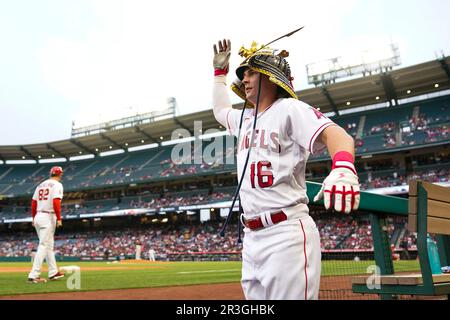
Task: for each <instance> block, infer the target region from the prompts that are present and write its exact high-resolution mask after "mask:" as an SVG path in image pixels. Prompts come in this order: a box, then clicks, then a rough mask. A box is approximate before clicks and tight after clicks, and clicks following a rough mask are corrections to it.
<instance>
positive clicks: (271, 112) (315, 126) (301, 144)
mask: <svg viewBox="0 0 450 320" xmlns="http://www.w3.org/2000/svg"><path fill="white" fill-rule="evenodd" d="M240 116H241V111H240V110H235V109H231V110H230V111H229V112H228V115H227V126H228V128H227V129H228V130H229V131H230V132H231V133H232V134H234V135H235V136H236V137H239V141H238V142H237V143H238V145H237V146H238V147H237V168H238V178H240V177H241V176H242V171H243V169H244V168H243V166H244V164H245V159H246V157H247V153H248V150H249V149H250V146H251V152H250V158H249V162H248V166H247V169H246V173H245V176H244V178H243V179H244V181H243V182H242V188H241V191H240V197H241V200H242V201H241V202H242V207H243V209H244V213H245V214H246V216H248V215H250V216H251V215H256V214H259V213H261V212H265V211H269V210H270V211H274V210H278V209H283V208H287V207H291V206H295V205H298V204H301V203H303V204H307V203H308V197H307V195H306V181H305V168H306V162H307V160H308V157H309V155H310V154H312V153H315V152H319V151H321V150H323V149H324V148H325V146H324V145H323V144H322V143H320V142H319V141H316V139H317V137H318V136H319V135H320V133H321V132H322V131H323V130H324V129H325V128H327V127H328V126H331V125H334V122H333V121H331V120H330V119H329V118H327V117H326V116H324V115H323V114H322V113H320V111H318V110H316V109H314V108H313V107H311V106H309V105H308V104H306V103H304V102H301V101H299V100H296V99H278V100H277V101H275V103H274V104H273V105H272V106H271V107H269V108H268V109H266V110H265V111H264V112H262V113H261V114H258V120H257V124H256V129H255V131H254V132H253V130H252V129H253V121H254V116H253V109H248V110H246V111H245V113H244V120H243V123H242V129H241V132H240V134H239V132H238V129H239V121H240Z"/></svg>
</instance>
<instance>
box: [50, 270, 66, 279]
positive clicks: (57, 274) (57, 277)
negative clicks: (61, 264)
mask: <svg viewBox="0 0 450 320" xmlns="http://www.w3.org/2000/svg"><path fill="white" fill-rule="evenodd" d="M61 278H64V273H61V272H59V271H58V272H57V273H55V274H54V275H52V276H51V277H48V280H58V279H61Z"/></svg>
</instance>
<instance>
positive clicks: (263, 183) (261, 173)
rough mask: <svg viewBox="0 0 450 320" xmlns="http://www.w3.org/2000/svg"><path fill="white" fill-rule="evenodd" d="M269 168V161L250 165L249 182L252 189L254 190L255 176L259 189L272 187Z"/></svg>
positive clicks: (271, 176) (271, 174)
mask: <svg viewBox="0 0 450 320" xmlns="http://www.w3.org/2000/svg"><path fill="white" fill-rule="evenodd" d="M271 167H272V164H271V163H270V162H269V161H259V162H258V163H255V162H253V163H252V164H251V165H250V181H251V184H252V188H256V187H255V176H257V177H258V179H257V180H258V185H259V187H260V188H269V187H271V186H272V185H273V173H272V171H270V168H271ZM263 168H266V169H267V170H263ZM255 169H256V170H255ZM264 178H265V179H264Z"/></svg>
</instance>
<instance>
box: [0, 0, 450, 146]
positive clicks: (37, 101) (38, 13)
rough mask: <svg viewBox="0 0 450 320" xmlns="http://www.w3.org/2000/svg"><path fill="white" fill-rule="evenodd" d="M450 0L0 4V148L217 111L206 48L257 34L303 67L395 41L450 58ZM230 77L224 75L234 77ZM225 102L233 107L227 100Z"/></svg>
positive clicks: (418, 58) (302, 76) (410, 55)
mask: <svg viewBox="0 0 450 320" xmlns="http://www.w3.org/2000/svg"><path fill="white" fill-rule="evenodd" d="M448 12H450V1H448V0H427V1H425V0H396V1H392V0H339V1H335V0H334V1H333V0H315V1H310V0H308V1H304V0H294V1H291V0H284V1H283V2H279V3H274V2H273V1H266V0H259V1H253V0H247V1H245V2H244V1H236V0H228V1H221V2H219V1H207V0H191V1H182V0H165V1H148V0H104V1H103V0H102V1H100V0H77V1H69V0H40V1H34V0H16V1H9V0H0V48H1V50H0V146H1V145H18V144H21V145H26V144H33V143H43V142H52V141H58V140H64V139H69V138H70V135H71V128H72V124H73V122H75V126H76V127H79V126H83V125H89V124H94V123H99V122H103V121H108V120H112V119H117V118H120V117H124V116H132V115H135V114H137V113H146V112H151V111H156V110H162V109H165V108H166V107H167V99H168V98H169V97H175V99H176V101H177V106H178V114H179V115H182V114H188V113H193V112H197V111H201V110H207V109H211V108H212V98H211V90H212V81H213V67H212V58H213V50H212V46H213V44H214V43H217V41H218V40H219V39H223V38H227V39H230V40H231V43H232V55H231V62H230V64H231V65H230V67H231V68H230V69H231V70H235V68H236V67H237V66H238V65H239V62H240V61H241V60H242V58H241V57H239V56H238V54H237V52H238V50H239V48H240V47H241V46H242V45H245V46H248V45H249V44H250V43H251V42H252V41H253V40H256V41H258V42H260V43H267V42H268V41H271V40H273V39H275V38H277V37H279V36H281V35H283V34H285V33H287V32H289V31H292V30H294V29H296V28H298V27H300V26H305V28H304V30H302V31H301V32H299V33H297V34H295V35H294V36H292V37H290V38H285V39H283V40H280V41H279V42H277V43H276V44H275V45H274V47H275V48H278V49H285V50H287V51H289V52H290V56H289V58H288V61H289V63H290V65H291V70H292V74H293V76H294V82H293V83H294V87H295V89H296V90H301V89H305V88H308V87H310V85H308V83H307V75H306V68H305V66H306V65H307V64H309V63H313V62H317V61H321V60H326V59H330V58H334V57H338V56H346V55H347V56H348V55H351V54H354V53H355V52H359V51H362V50H365V49H371V48H378V47H382V46H386V45H387V44H389V43H391V42H393V43H396V44H398V46H399V49H400V56H401V60H402V65H401V66H400V67H406V66H410V65H414V64H418V63H422V62H425V61H429V60H433V59H436V54H439V55H441V54H442V52H443V53H444V54H445V55H450V19H448ZM234 77H235V76H234V72H233V71H231V72H230V75H229V76H228V78H229V82H231V81H232V80H233V79H234ZM230 96H231V97H232V102H233V103H235V102H239V99H238V98H237V97H235V96H233V93H232V92H231V91H230Z"/></svg>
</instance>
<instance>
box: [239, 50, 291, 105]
mask: <svg viewBox="0 0 450 320" xmlns="http://www.w3.org/2000/svg"><path fill="white" fill-rule="evenodd" d="M239 55H240V56H242V57H244V58H245V59H244V61H243V62H242V63H241V64H240V65H239V67H238V68H237V69H236V75H237V77H238V79H237V80H236V81H235V82H234V83H233V84H232V85H231V89H232V90H233V92H234V93H236V94H237V95H238V96H239V97H241V98H242V99H244V100H245V99H246V98H245V93H244V90H243V89H244V88H243V84H242V80H243V79H244V71H245V70H246V69H247V68H249V69H252V70H254V71H256V72H259V73H262V74H265V75H267V76H268V77H269V80H270V81H271V82H273V83H275V84H276V85H277V86H278V87H280V89H282V90H281V92H282V95H283V96H284V97H288V98H294V99H298V97H297V95H296V94H295V90H294V87H293V86H292V83H291V81H292V80H293V78H292V77H291V68H290V67H289V64H288V62H287V61H286V59H285V58H286V57H288V56H289V53H288V52H287V51H285V50H282V51H281V52H280V53H278V54H276V50H273V49H270V48H268V47H265V48H259V49H258V45H257V44H256V42H253V43H252V46H251V47H250V49H245V48H244V47H242V48H241V49H240V50H239Z"/></svg>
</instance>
